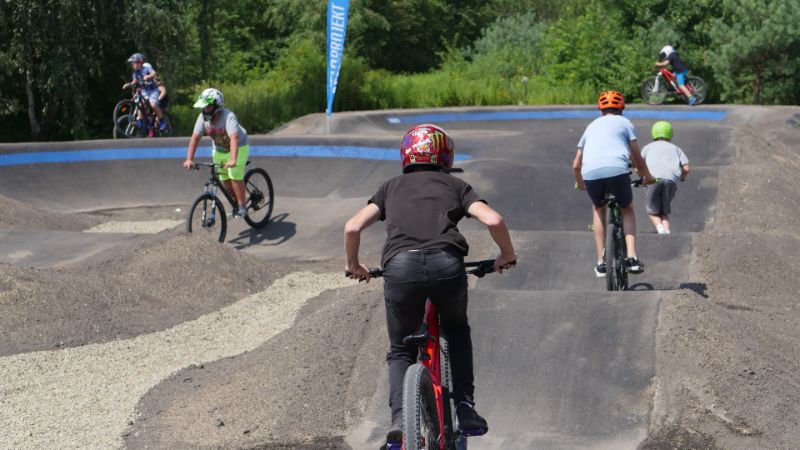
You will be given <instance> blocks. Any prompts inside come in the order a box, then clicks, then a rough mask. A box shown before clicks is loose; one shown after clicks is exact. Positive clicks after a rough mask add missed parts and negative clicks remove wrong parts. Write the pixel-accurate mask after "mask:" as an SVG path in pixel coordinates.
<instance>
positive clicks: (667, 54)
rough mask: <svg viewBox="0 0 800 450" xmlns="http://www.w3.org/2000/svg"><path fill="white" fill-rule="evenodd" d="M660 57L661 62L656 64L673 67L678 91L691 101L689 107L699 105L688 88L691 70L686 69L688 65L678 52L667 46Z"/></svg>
mask: <svg viewBox="0 0 800 450" xmlns="http://www.w3.org/2000/svg"><path fill="white" fill-rule="evenodd" d="M658 57H659V58H660V60H659V61H658V62H656V67H659V68H661V67H667V66H668V65H672V69H673V71H674V72H675V78H676V81H677V83H678V89H680V90H681V92H682V93H683V95H685V96H686V98H688V99H689V105H690V106H694V105H696V104H697V98H696V97H695V96H694V94H693V93H692V92H691V91H690V90H689V89H688V88H687V87H686V74H688V73H689V69H688V68H687V67H686V64H685V63H684V62H683V60H682V59H681V58H680V56H678V52H677V51H676V50H675V49H674V48H672V46H671V45H665V46H664V47H663V48H662V49H661V52H660V53H659V55H658Z"/></svg>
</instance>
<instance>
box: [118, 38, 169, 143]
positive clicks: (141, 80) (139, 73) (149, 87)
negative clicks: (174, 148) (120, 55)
mask: <svg viewBox="0 0 800 450" xmlns="http://www.w3.org/2000/svg"><path fill="white" fill-rule="evenodd" d="M128 62H129V63H131V67H132V68H133V78H132V79H131V81H130V82H129V83H125V84H123V85H122V89H128V88H129V87H131V85H133V84H139V86H141V87H142V95H143V96H144V97H145V98H146V99H147V101H148V102H149V103H150V106H151V107H152V108H153V111H154V112H155V113H156V117H158V122H159V125H158V128H159V129H161V130H164V129H166V127H167V122H166V121H165V120H162V118H163V117H164V115H163V112H162V111H161V107H160V106H159V103H158V100H159V97H161V90H160V89H159V88H158V84H157V80H158V78H157V77H158V73H156V71H155V70H154V69H153V66H152V65H150V64H148V63H145V62H144V55H143V54H141V53H134V54H133V55H131V57H130V58H128ZM164 94H166V88H165V90H164ZM141 113H142V112H141V111H140V112H139V114H140V116H139V117H137V118H136V120H137V121H139V123H137V126H138V127H139V128H141V127H142V123H141V121H142V120H143V119H144V117H141Z"/></svg>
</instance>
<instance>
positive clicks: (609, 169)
mask: <svg viewBox="0 0 800 450" xmlns="http://www.w3.org/2000/svg"><path fill="white" fill-rule="evenodd" d="M635 140H636V129H635V128H634V127H633V124H632V123H631V121H630V120H628V119H627V118H625V117H623V116H619V115H616V114H607V115H605V116H602V117H598V118H597V119H595V120H594V121H592V123H590V124H589V126H587V127H586V131H584V132H583V136H581V140H580V142H578V148H580V149H583V162H582V165H581V176H582V177H583V179H584V180H599V179H601V178H609V177H615V176H617V175H622V174H624V173H628V171H629V170H630V169H629V168H628V163H629V161H630V147H628V142H629V141H635Z"/></svg>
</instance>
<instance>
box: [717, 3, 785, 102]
mask: <svg viewBox="0 0 800 450" xmlns="http://www.w3.org/2000/svg"><path fill="white" fill-rule="evenodd" d="M711 36H712V38H713V40H714V41H715V44H714V45H713V46H711V47H710V49H709V54H710V56H711V58H710V60H711V66H712V67H713V68H714V71H715V74H716V76H717V79H718V80H719V82H720V83H721V85H722V98H723V100H726V101H734V102H737V101H746V100H748V99H749V100H750V101H752V102H753V103H755V104H761V103H794V104H797V103H798V102H799V101H800V80H799V79H798V76H797V73H798V71H800V3H798V2H797V1H796V0H724V1H723V14H722V17H720V18H718V19H716V20H714V22H713V25H712V27H711Z"/></svg>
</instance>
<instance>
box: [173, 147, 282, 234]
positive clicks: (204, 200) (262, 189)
mask: <svg viewBox="0 0 800 450" xmlns="http://www.w3.org/2000/svg"><path fill="white" fill-rule="evenodd" d="M249 164H250V161H248V162H247V163H246V165H249ZM203 166H205V167H208V169H209V179H208V181H206V183H205V185H204V190H203V193H202V194H200V196H199V197H197V199H195V201H194V203H192V207H191V209H189V216H188V218H187V220H186V231H188V232H189V233H193V232H200V233H206V234H209V235H212V236H215V237H216V238H217V240H219V241H220V242H225V233H226V232H227V228H228V221H227V217H226V216H225V207H224V206H223V204H222V200H220V198H219V196H218V195H217V192H222V194H223V196H224V197H225V199H227V200H228V203H229V204H230V205H231V210H232V211H236V210H237V209H238V202H237V201H236V197H235V196H234V194H233V192H228V190H227V189H225V186H224V185H223V184H222V182H221V181H220V180H219V177H217V168H221V167H222V166H223V164H215V163H200V164H193V165H192V170H200V167H203ZM244 185H245V195H246V196H247V200H246V203H245V208H247V215H245V216H244V220H245V222H247V224H248V225H250V226H251V227H252V228H263V227H264V226H266V225H267V223H268V222H269V219H270V217H271V216H272V208H273V205H274V201H275V194H274V192H273V190H272V180H271V179H270V178H269V175H268V174H267V171H266V170H264V169H262V168H260V167H257V168H254V169H250V170H248V171H247V173H245V174H244Z"/></svg>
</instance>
